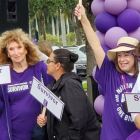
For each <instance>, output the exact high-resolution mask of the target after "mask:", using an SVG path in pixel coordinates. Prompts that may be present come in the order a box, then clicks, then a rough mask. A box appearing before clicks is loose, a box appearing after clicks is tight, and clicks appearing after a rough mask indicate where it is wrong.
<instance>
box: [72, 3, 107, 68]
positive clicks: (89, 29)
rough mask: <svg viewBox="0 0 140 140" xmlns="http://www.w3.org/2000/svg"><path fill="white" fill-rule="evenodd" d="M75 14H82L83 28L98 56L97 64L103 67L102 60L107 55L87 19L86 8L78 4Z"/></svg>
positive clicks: (96, 56)
mask: <svg viewBox="0 0 140 140" xmlns="http://www.w3.org/2000/svg"><path fill="white" fill-rule="evenodd" d="M75 16H77V17H78V16H81V20H80V21H81V24H82V26H83V29H84V31H85V34H86V37H87V40H88V42H89V44H90V46H91V48H92V50H93V52H94V56H95V58H96V62H97V65H98V67H99V69H100V68H101V65H102V62H103V60H104V57H105V53H104V51H103V49H102V47H101V44H100V41H99V39H98V37H97V35H96V34H95V32H94V30H93V28H92V27H91V25H90V22H89V20H88V19H87V16H86V14H85V9H84V7H83V6H82V5H79V4H78V5H77V6H76V8H75Z"/></svg>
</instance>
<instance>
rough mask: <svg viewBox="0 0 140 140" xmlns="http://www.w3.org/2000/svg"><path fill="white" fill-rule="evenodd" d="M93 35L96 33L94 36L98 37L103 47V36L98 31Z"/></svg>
mask: <svg viewBox="0 0 140 140" xmlns="http://www.w3.org/2000/svg"><path fill="white" fill-rule="evenodd" d="M95 33H96V35H97V36H98V38H99V40H100V43H101V45H105V35H104V34H102V33H101V32H99V31H96V32H95Z"/></svg>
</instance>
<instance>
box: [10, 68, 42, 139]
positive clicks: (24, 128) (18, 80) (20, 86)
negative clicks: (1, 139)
mask: <svg viewBox="0 0 140 140" xmlns="http://www.w3.org/2000/svg"><path fill="white" fill-rule="evenodd" d="M35 70H36V69H35V66H33V67H28V68H27V69H26V70H25V71H24V72H22V73H17V72H16V71H14V70H11V76H12V77H11V79H12V83H11V84H9V85H7V92H8V97H9V104H10V110H11V126H12V137H13V140H31V135H32V133H33V129H34V126H35V124H36V122H37V121H36V120H37V116H38V115H39V114H40V113H41V104H40V103H39V102H38V101H37V100H36V99H35V98H34V97H33V96H32V95H31V94H30V88H31V85H32V80H33V76H34V75H35Z"/></svg>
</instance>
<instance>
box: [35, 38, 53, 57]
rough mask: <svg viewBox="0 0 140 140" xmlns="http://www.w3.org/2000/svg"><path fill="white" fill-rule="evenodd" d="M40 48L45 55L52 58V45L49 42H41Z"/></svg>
mask: <svg viewBox="0 0 140 140" xmlns="http://www.w3.org/2000/svg"><path fill="white" fill-rule="evenodd" d="M37 45H38V46H39V50H40V51H41V52H42V53H44V54H45V55H47V56H48V57H49V56H50V54H51V53H52V51H53V50H52V45H51V42H50V41H48V40H44V41H41V42H39V43H38V44H37Z"/></svg>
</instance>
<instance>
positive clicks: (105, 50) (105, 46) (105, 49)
mask: <svg viewBox="0 0 140 140" xmlns="http://www.w3.org/2000/svg"><path fill="white" fill-rule="evenodd" d="M102 48H103V50H104V52H105V53H106V54H107V51H108V50H110V48H109V47H108V46H107V45H102Z"/></svg>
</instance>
